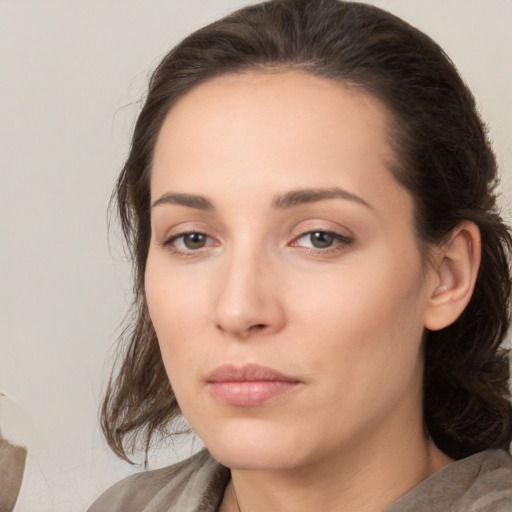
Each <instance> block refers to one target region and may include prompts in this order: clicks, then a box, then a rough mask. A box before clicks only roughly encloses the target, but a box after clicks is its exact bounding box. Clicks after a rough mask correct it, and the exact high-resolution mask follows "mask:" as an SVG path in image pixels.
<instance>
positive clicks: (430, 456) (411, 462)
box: [221, 427, 451, 512]
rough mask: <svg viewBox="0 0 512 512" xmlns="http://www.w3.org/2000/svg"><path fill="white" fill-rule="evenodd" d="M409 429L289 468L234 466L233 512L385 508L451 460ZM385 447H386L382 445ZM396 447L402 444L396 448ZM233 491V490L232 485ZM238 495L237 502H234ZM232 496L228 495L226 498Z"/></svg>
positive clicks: (339, 511) (361, 511)
mask: <svg viewBox="0 0 512 512" xmlns="http://www.w3.org/2000/svg"><path fill="white" fill-rule="evenodd" d="M420 432H421V434H418V432H415V431H414V429H411V430H410V432H409V435H408V436H406V437H401V438H399V439H398V442H397V440H396V439H395V440H394V442H393V441H392V440H389V443H387V444H382V439H375V440H372V439H368V438H366V439H365V444H364V446H353V447H352V449H349V450H344V452H343V454H329V456H328V457H324V458H322V460H321V461H317V462H313V463H310V464H308V465H305V466H303V467H301V468H298V469H297V468H294V469H290V470H273V471H267V470H237V469H234V470H232V485H233V486H234V491H235V492H236V494H235V492H233V490H231V492H226V496H228V495H229V494H231V499H230V500H229V501H231V502H232V504H231V506H230V507H229V506H228V507H224V508H222V509H221V510H226V511H233V512H239V511H240V512H267V511H269V510H279V511H280V512H292V511H293V512H306V511H308V512H309V511H311V510H315V511H317V512H334V511H335V512H345V511H347V512H348V511H353V510H357V511H358V512H375V511H381V510H384V509H385V508H386V507H388V506H390V505H391V504H392V503H394V502H395V501H396V500H397V499H398V498H400V497H401V496H403V495H404V494H406V493H407V492H408V491H409V490H411V489H412V488H413V487H415V486H416V485H417V484H418V483H420V482H421V481H422V480H424V479H425V478H427V477H428V476H430V475H431V474H433V473H434V472H436V471H438V470H439V469H441V468H442V467H444V466H446V465H447V464H449V463H450V462H451V459H449V458H448V457H447V456H445V455H444V454H443V453H442V452H440V451H439V450H438V449H437V447H436V446H435V445H434V443H433V442H432V441H430V440H429V439H428V438H426V437H425V436H424V434H423V428H422V427H421V429H420ZM383 446H384V447H385V448H382V447H383ZM397 447H398V448H397ZM228 491H229V489H228ZM236 497H238V501H239V505H237V503H236ZM225 500H226V501H228V498H225Z"/></svg>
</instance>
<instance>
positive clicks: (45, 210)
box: [0, 0, 512, 512]
mask: <svg viewBox="0 0 512 512" xmlns="http://www.w3.org/2000/svg"><path fill="white" fill-rule="evenodd" d="M248 3H251V2H247V1H243V0H238V1H236V0H186V1H185V0H117V1H114V0H111V1H108V0H101V1H100V0H87V1H85V0H60V1H57V0H53V1H52V0H46V1H45V0H0V70H1V80H0V162H1V170H0V208H1V211H0V214H1V217H0V240H1V253H0V258H1V259H0V283H1V284H0V322H1V323H0V329H1V330H0V391H3V392H4V393H6V394H7V395H8V396H7V397H0V428H1V429H2V431H3V433H4V434H5V435H6V437H7V438H8V439H10V440H12V441H15V442H18V443H21V444H25V445H26V446H28V459H27V470H26V475H25V481H24V484H23V487H22V493H21V496H20V499H19V502H18V506H17V508H16V510H17V511H19V512H36V511H37V512H45V511H48V512H50V511H51V512H75V511H76V512H78V511H83V510H85V509H86V506H87V505H88V504H89V503H90V502H91V501H92V500H93V499H94V497H95V496H97V495H98V494H99V493H100V492H101V491H102V490H103V489H105V488H106V487H107V486H108V485H110V484H112V483H113V482H115V481H117V480H119V479H120V478H121V477H122V476H124V475H127V474H129V473H131V472H133V471H135V470H137V468H132V467H130V466H128V465H127V464H125V463H122V462H120V461H118V460H117V459H116V458H115V457H114V456H113V455H112V454H111V453H110V452H109V451H108V449H107V447H106V444H105V442H104V441H103V440H102V438H101V436H100V433H99V427H98V418H97V410H98V406H99V403H100V399H101V391H102V389H103V386H104V384H105V380H106V377H107V375H108V372H109V367H110V363H111V362H112V357H113V351H112V348H111V347H112V346H113V343H114V341H115V339H116V336H117V335H118V333H119V330H118V326H119V323H120V322H121V320H122V318H123V315H124V312H125V310H126V308H127V305H128V304H129V301H130V287H131V284H130V271H129V267H128V265H127V264H126V262H125V261H124V258H123V253H122V250H121V248H120V238H119V231H118V230H117V229H116V228H115V227H114V228H113V229H112V232H111V238H110V250H109V246H108V244H107V215H106V211H107V204H108V200H109V197H110V193H111V189H112V187H113V184H114V181H115V178H116V175H117V173H118V171H119V169H120V167H121V165H122V162H123V158H124V157H125V156H126V153H127V149H128V145H129V133H130V130H131V128H132V126H133V122H134V119H135V116H136V114H137V112H138V108H139V106H138V103H137V102H138V100H139V98H140V97H141V96H142V94H143V92H144V87H145V84H146V82H147V78H148V75H149V71H150V70H151V69H152V68H153V67H154V66H155V65H156V64H157V63H158V61H159V59H160V58H161V57H162V56H163V55H164V54H165V52H166V51H167V50H168V49H169V48H170V47H171V46H172V45H174V44H175V43H176V42H178V41H179V39H181V38H182V37H183V36H185V35H187V34H188V33H189V32H190V31H191V30H193V29H195V28H198V27H200V26H202V25H203V24H205V23H206V22H209V21H211V20H213V19H215V18H217V17H219V16H220V15H223V14H226V13H227V12H229V11H230V10H232V9H233V8H236V7H238V6H242V5H245V4H248ZM373 3H375V4H376V5H378V6H381V7H383V8H386V9H389V10H390V11H392V12H394V13H395V14H398V15H399V16H402V17H403V18H405V19H406V20H407V21H409V22H411V23H412V24H413V25H416V26H418V27H419V28H421V29H423V30H424V31H426V32H427V33H428V34H429V35H431V36H432V37H433V38H434V39H436V40H437V41H438V42H439V43H440V44H441V45H442V46H443V47H444V48H445V50H446V51H447V53H448V54H449V55H450V56H451V57H452V59H453V60H454V61H455V63H456V64H457V66H458V68H459V70H460V72H461V73H462V74H463V76H464V77H465V79H466V81H467V82H468V83H469V85H470V87H471V88H472V89H473V91H474V93H475V96H476V98H477V101H478V104H479V107H480V110H481V112H482V115H483V117H484V119H486V120H487V122H488V125H489V129H490V133H491V138H492V140H493V142H494V147H495V150H496V153H497V155H498V161H499V163H500V166H501V169H502V173H503V178H504V181H503V187H502V189H503V205H504V208H505V210H506V212H510V211H511V207H510V205H511V204H512V171H511V167H512V144H511V140H512V100H511V98H512V94H511V90H512V69H511V68H512V64H511V63H512V31H511V30H510V27H511V26H512V1H511V0H428V1H427V0H414V1H412V0H380V1H379V0H375V2H373ZM507 217H508V218H510V213H507ZM192 449H193V448H191V447H190V446H189V444H187V443H184V444H183V445H178V447H177V450H176V453H174V451H173V450H167V451H164V452H163V453H162V454H161V455H160V457H157V458H156V459H155V460H154V462H155V464H157V465H162V464H169V463H171V462H172V461H173V460H176V458H178V457H182V456H184V455H186V454H187V453H190V452H191V450H192Z"/></svg>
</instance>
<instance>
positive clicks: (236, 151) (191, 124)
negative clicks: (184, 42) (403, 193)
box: [151, 71, 397, 196]
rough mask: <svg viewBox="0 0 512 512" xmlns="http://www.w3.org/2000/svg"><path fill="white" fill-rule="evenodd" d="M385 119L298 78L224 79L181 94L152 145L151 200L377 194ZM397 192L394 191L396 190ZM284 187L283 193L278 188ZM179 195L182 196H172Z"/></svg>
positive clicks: (357, 98)
mask: <svg viewBox="0 0 512 512" xmlns="http://www.w3.org/2000/svg"><path fill="white" fill-rule="evenodd" d="M387 121H388V114H387V111H386V109H385V108H384V107H383V105H382V104H381V103H380V102H379V101H378V100H376V99H375V98H373V97H371V96H369V95H367V94H365V93H363V92H361V91H358V90H355V89H353V88H349V87H346V86H344V85H342V84H340V83H338V82H335V81H333V80H330V79H325V78H319V77H317V76H313V75H311V74H309V73H305V72H301V71H286V72H279V73H278V72H273V73H270V72H268V73H267V72H265V73H263V72H248V73H243V74H234V75H225V76H221V77H218V78H215V79H213V80H210V81H208V82H206V83H203V84H201V85H199V86H197V87H195V88H194V89H192V90H191V91H189V92H188V93H187V94H185V95H184V96H183V97H182V98H181V99H180V100H179V101H178V102H177V103H176V104H175V105H174V106H173V107H172V109H171V110H170V112H169V113H168V115H167V117H166V119H165V121H164V124H163V126H162V128H161V131H160V133H159V136H158V140H157V144H156V146H155V152H154V159H153V169H152V180H151V182H152V183H151V187H152V195H153V196H154V194H157V193H159V192H160V193H161V192H163V191H165V190H164V189H165V188H166V187H171V188H178V189H179V188H181V187H185V188H187V187H188V186H189V184H192V185H193V186H194V188H195V189H196V190H197V191H198V192H201V190H198V189H202V188H203V189H205V192H208V191H209V190H207V189H208V187H210V188H211V185H212V182H213V181H214V180H215V181H217V182H219V183H220V181H222V183H223V186H225V185H226V183H227V182H231V183H230V184H231V185H232V186H233V187H234V188H236V187H237V186H238V185H239V182H243V184H244V186H245V188H246V189H249V190H257V189H258V187H260V186H262V182H265V183H264V187H265V188H266V187H267V186H268V185H269V182H272V183H273V184H274V185H275V187H276V188H279V186H280V180H279V177H283V178H288V179H289V180H294V181H295V187H294V188H300V187H320V186H338V185H340V183H339V180H340V177H341V176H343V181H344V183H342V185H344V187H345V188H349V189H352V191H353V192H354V193H358V189H360V188H361V187H362V186H364V188H366V189H368V188H372V187H373V188H375V189H377V188H378V187H379V186H380V185H379V183H378V181H379V180H377V179H376V175H377V173H378V172H380V173H382V172H386V173H387V174H388V176H387V179H388V180H389V179H390V178H391V179H392V180H393V181H394V179H393V177H392V175H391V174H390V173H389V171H388V169H389V167H390V165H391V163H392V162H393V161H394V154H393V151H392V149H391V145H390V144H389V135H388V122H387ZM395 184H397V183H395ZM286 186H288V185H287V184H283V187H286ZM178 191H180V192H181V191H184V190H178Z"/></svg>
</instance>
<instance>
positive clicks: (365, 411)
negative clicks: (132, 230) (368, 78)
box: [146, 71, 436, 469]
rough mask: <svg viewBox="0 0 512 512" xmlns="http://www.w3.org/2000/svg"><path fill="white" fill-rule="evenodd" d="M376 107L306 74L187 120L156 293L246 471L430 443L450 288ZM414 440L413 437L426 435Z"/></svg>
mask: <svg viewBox="0 0 512 512" xmlns="http://www.w3.org/2000/svg"><path fill="white" fill-rule="evenodd" d="M393 160H394V155H393V153H392V151H391V149H390V145H389V143H388V139H387V126H386V113H385V110H384V108H383V107H382V106H381V105H380V104H379V103H378V102H377V101H376V100H374V99H372V98H371V97H368V96H366V95H364V94H362V93H359V92H355V91H351V90H349V89H347V88H344V87H342V86H341V85H339V84H337V83H334V82H332V81H329V80H326V79H321V78H317V77H313V76H311V75H308V74H305V73H302V72H298V71H292V72H283V73H268V74H258V73H248V74H240V75H234V76H223V77H220V78H216V79H214V80H212V81H209V82H207V83H205V84H202V85H200V86H198V87H196V88H195V89H193V90H192V91H191V92H189V93H188V94H187V95H185V96H184V97H183V98H182V99H181V100H180V101H179V102H178V103H177V104H176V105H175V106H174V107H173V108H172V109H171V111H170V112H169V114H168V116H167V118H166V120H165V123H164V125H163V127H162V130H161V132H160V134H159V137H158V141H157V144H156V148H155V154H154V164H153V169H152V176H151V201H152V210H151V225H152V238H151V245H150V248H149V254H148V260H147V270H146V294H147V302H148V307H149V312H150V315H151V319H152V321H153V324H154V327H155V330H156V333H157V336H158V340H159V343H160V348H161V352H162V357H163V361H164V364H165V367H166V370H167V374H168V376H169V379H170V382H171V385H172V388H173V390H174V392H175V394H176V397H177V399H178V402H179V404H180V407H181V410H182V412H183V414H184V416H185V418H186V419H187V420H188V422H189V423H190V425H191V426H192V428H193V429H194V430H195V432H196V433H197V434H198V435H199V437H200V438H201V439H202V440H203V441H204V443H205V444H206V446H207V447H208V448H209V449H210V451H211V452H212V454H213V455H214V456H215V457H216V458H217V459H218V460H220V461H221V462H222V463H224V464H225V465H227V466H229V467H232V468H235V467H237V468H255V469H272V468H273V469H275V468H281V469H282V468H296V467H300V466H304V465H306V464H310V463H313V462H315V461H319V460H322V459H323V458H326V457H332V456H346V455H347V454H348V453H351V452H352V450H357V449H360V448H363V447H364V449H365V450H371V449H379V447H382V446H384V445H385V444H386V443H391V444H392V443H394V444H395V445H396V443H397V441H398V442H406V440H407V438H408V436H409V437H410V436H411V435H415V434H416V433H417V430H418V429H417V428H416V427H418V428H419V429H421V421H422V418H421V381H422V367H423V362H422V350H421V340H422V333H423V330H424V318H425V313H426V311H427V308H428V299H429V296H430V295H431V293H432V290H433V288H434V287H435V284H436V283H435V282H434V281H435V279H434V277H433V276H432V275H431V274H430V273H429V272H427V271H426V269H425V267H424V265H423V264H422V258H421V255H420V252H419V249H418V244H417V239H416V237H415V232H414V228H413V202H412V199H411V197H410V195H409V193H408V192H407V191H406V190H405V189H404V188H403V187H402V186H401V185H400V184H399V183H398V182H397V181H396V180H395V179H394V177H393V175H392V173H391V172H390V166H391V165H392V163H393ZM411 433H413V434H411Z"/></svg>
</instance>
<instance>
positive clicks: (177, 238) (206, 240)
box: [165, 232, 213, 252]
mask: <svg viewBox="0 0 512 512" xmlns="http://www.w3.org/2000/svg"><path fill="white" fill-rule="evenodd" d="M212 243H213V240H212V239H211V238H210V237H209V236H208V235H205V234H204V233H199V232H191V233H181V234H179V235H174V236H172V237H171V238H169V239H168V240H167V241H166V242H165V245H167V246H171V247H172V248H173V249H175V250H176V251H177V252H188V251H197V250H198V249H203V248H204V247H207V246H209V245H211V244H212Z"/></svg>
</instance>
